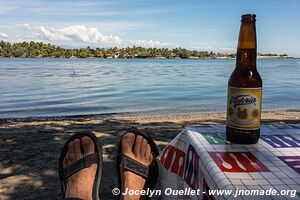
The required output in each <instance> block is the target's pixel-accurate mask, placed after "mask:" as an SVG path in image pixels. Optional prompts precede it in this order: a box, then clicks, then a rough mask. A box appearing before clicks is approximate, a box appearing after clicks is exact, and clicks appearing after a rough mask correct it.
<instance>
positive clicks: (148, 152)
mask: <svg viewBox="0 0 300 200" xmlns="http://www.w3.org/2000/svg"><path fill="white" fill-rule="evenodd" d="M145 149H146V151H145V158H146V160H149V159H150V155H151V147H150V145H149V144H147V146H146V148H145Z"/></svg>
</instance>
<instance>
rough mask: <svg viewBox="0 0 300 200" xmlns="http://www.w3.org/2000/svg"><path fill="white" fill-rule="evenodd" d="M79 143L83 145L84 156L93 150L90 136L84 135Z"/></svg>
mask: <svg viewBox="0 0 300 200" xmlns="http://www.w3.org/2000/svg"><path fill="white" fill-rule="evenodd" d="M81 144H82V147H83V154H84V156H86V155H89V154H92V153H94V152H95V146H94V142H93V140H92V139H91V138H89V137H87V136H84V137H82V138H81Z"/></svg>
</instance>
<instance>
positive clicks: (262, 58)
mask: <svg viewBox="0 0 300 200" xmlns="http://www.w3.org/2000/svg"><path fill="white" fill-rule="evenodd" d="M0 58H7V59H10V58H17V59H18V58H29V59H32V58H38V59H43V58H45V59H48V58H54V59H101V60H102V59H103V60H106V59H109V60H131V59H136V60H140V59H167V60H235V58H229V57H228V58H227V57H215V58H167V57H147V58H99V57H86V58H77V57H72V58H66V57H4V56H0ZM257 59H260V60H264V59H265V60H267V59H300V58H298V57H291V56H288V57H281V56H257Z"/></svg>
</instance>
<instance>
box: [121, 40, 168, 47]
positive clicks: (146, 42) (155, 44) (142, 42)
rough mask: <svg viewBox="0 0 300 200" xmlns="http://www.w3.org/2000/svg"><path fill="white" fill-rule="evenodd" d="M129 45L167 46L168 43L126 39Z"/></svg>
mask: <svg viewBox="0 0 300 200" xmlns="http://www.w3.org/2000/svg"><path fill="white" fill-rule="evenodd" d="M125 42H126V43H127V45H129V46H133V45H135V46H142V47H166V46H168V44H167V43H161V42H160V41H155V40H126V41H125Z"/></svg>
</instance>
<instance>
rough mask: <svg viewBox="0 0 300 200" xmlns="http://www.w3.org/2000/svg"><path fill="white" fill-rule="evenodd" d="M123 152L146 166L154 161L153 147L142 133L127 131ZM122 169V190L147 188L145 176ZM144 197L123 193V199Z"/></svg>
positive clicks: (123, 142) (123, 139) (133, 199)
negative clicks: (136, 133)
mask: <svg viewBox="0 0 300 200" xmlns="http://www.w3.org/2000/svg"><path fill="white" fill-rule="evenodd" d="M121 143H122V154H123V155H126V156H128V157H130V158H132V159H134V160H136V161H137V162H139V163H142V164H143V165H145V166H149V165H150V164H151V162H152V161H153V155H152V153H151V147H150V145H149V144H148V142H147V140H146V139H144V138H143V137H142V136H140V135H137V136H136V135H135V134H134V133H130V132H129V133H126V134H125V135H124V136H123V138H122V141H121ZM120 170H121V180H122V188H121V190H122V191H121V192H122V193H124V192H125V191H126V190H135V191H136V190H138V191H140V190H143V189H144V188H145V181H146V180H145V178H144V177H141V176H139V175H137V174H135V173H133V172H131V171H128V170H124V169H122V168H120ZM141 198H142V197H141V196H140V195H128V194H127V195H122V196H121V199H123V200H127V199H128V200H129V199H130V200H135V199H136V200H138V199H141Z"/></svg>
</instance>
